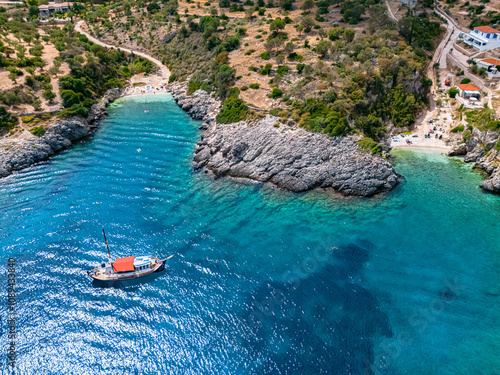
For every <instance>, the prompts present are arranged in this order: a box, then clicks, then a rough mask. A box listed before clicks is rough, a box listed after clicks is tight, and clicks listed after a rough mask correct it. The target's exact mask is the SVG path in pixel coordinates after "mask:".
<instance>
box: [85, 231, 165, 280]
mask: <svg viewBox="0 0 500 375" xmlns="http://www.w3.org/2000/svg"><path fill="white" fill-rule="evenodd" d="M102 233H103V234H104V241H105V242H106V248H107V250H108V256H109V263H103V264H101V266H100V267H96V268H94V269H93V270H91V271H87V274H88V275H89V276H90V277H91V278H92V279H93V280H94V281H100V282H115V281H121V280H131V279H136V278H139V277H143V276H147V275H150V274H152V273H154V272H160V271H163V270H164V269H165V262H166V261H167V259H170V258H172V256H173V255H171V256H169V257H168V258H166V259H158V258H154V257H151V256H149V255H147V256H129V257H125V258H118V259H116V260H115V261H114V262H113V261H111V253H110V252H109V247H108V241H107V240H106V233H104V229H103V230H102Z"/></svg>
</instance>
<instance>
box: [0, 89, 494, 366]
mask: <svg viewBox="0 0 500 375" xmlns="http://www.w3.org/2000/svg"><path fill="white" fill-rule="evenodd" d="M146 110H148V111H149V112H145V111H146ZM198 125H199V124H198V123H197V122H195V121H192V120H191V119H189V118H188V116H187V115H186V114H185V113H184V112H183V111H182V110H180V109H179V108H178V107H177V106H176V104H175V103H174V102H173V100H172V99H171V97H170V96H168V95H151V96H143V97H136V98H126V99H121V100H119V101H117V102H115V103H114V104H113V105H112V106H111V108H110V116H109V118H108V119H107V120H105V121H104V123H103V124H102V126H101V128H100V130H99V131H98V132H97V133H96V134H95V135H94V136H93V137H92V138H90V139H87V140H85V141H83V142H81V143H79V144H77V145H75V146H74V147H72V148H71V149H68V150H66V151H64V152H62V153H60V154H59V155H57V156H56V157H54V158H52V159H51V160H50V161H47V162H43V163H40V164H37V165H36V166H33V167H31V168H28V169H26V170H23V171H21V172H19V173H16V174H15V175H12V176H10V177H7V178H4V179H1V180H0V207H1V209H0V218H1V222H0V247H1V253H0V273H1V274H0V291H1V294H0V317H2V322H1V325H0V327H1V331H0V334H1V337H0V344H1V346H2V349H1V352H2V354H1V355H2V357H1V358H2V359H1V360H0V366H1V367H0V373H7V372H8V366H7V360H6V355H7V346H8V344H9V342H10V340H8V336H7V328H8V326H7V318H6V316H7V312H8V311H7V292H6V290H7V261H8V258H10V257H13V258H15V259H16V266H15V275H16V278H17V286H16V293H17V296H16V305H15V309H16V310H15V311H16V314H17V321H16V332H17V336H16V339H15V344H16V366H17V371H16V374H245V375H246V374H441V375H445V374H500V340H499V337H500V271H499V266H500V197H498V196H495V195H490V194H486V193H483V192H482V191H481V190H480V189H479V188H478V185H479V183H480V182H481V180H482V178H483V176H481V175H480V174H479V173H477V172H475V171H473V170H472V169H471V167H470V166H468V165H465V164H463V163H462V162H460V160H454V159H449V158H446V157H445V156H443V155H441V154H439V153H436V152H432V151H419V152H412V151H395V152H394V155H395V159H394V162H395V165H396V168H397V170H398V172H399V173H401V174H402V175H404V176H405V181H404V182H403V183H402V184H401V185H400V186H398V187H397V188H396V189H395V190H394V191H392V192H390V193H388V194H386V195H383V196H378V197H375V198H370V199H360V198H348V199H345V198H339V197H334V196H330V195H329V194H328V193H326V192H318V191H314V192H310V193H306V194H293V193H288V192H284V191H280V190H278V189H275V188H273V187H270V186H266V185H264V186H263V185H260V184H252V183H242V182H236V181H232V180H230V179H219V180H216V181H213V180H212V179H211V178H210V177H209V176H207V175H205V174H203V173H197V172H193V171H192V168H191V159H192V155H193V152H194V147H195V142H196V141H197V140H198V139H199V136H200V133H199V131H198ZM103 227H104V228H105V229H106V231H107V236H108V242H109V246H110V250H111V254H112V256H113V257H121V256H129V255H134V254H137V255H141V254H144V255H148V254H151V255H158V256H160V257H167V256H169V255H171V254H175V255H174V257H173V258H172V259H170V260H169V261H168V263H167V270H166V272H164V273H163V274H160V275H158V276H156V277H155V278H153V279H152V280H149V282H147V283H137V284H133V285H129V286H126V287H123V288H100V287H95V286H93V285H92V283H91V281H90V278H89V277H88V276H87V274H86V271H87V270H89V269H92V268H93V267H95V266H96V265H98V264H100V263H102V262H103V261H106V260H107V253H106V249H105V245H104V241H103V238H102V228H103Z"/></svg>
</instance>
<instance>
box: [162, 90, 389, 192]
mask: <svg viewBox="0 0 500 375" xmlns="http://www.w3.org/2000/svg"><path fill="white" fill-rule="evenodd" d="M172 93H173V95H174V98H175V100H176V101H177V103H178V104H179V106H180V107H181V108H182V109H184V110H185V111H187V112H188V114H189V115H190V116H191V117H193V118H195V119H198V120H202V125H201V127H200V128H201V129H203V130H205V132H204V133H203V134H202V136H201V140H200V141H199V142H198V143H197V144H196V151H195V156H194V161H193V166H194V169H195V170H200V169H203V170H205V171H210V172H212V173H213V174H214V176H215V177H216V178H218V177H223V176H230V177H237V178H247V179H251V180H254V181H258V182H269V183H272V184H274V185H275V186H277V187H279V188H283V189H286V190H289V191H292V192H303V191H307V190H312V189H315V188H332V189H334V190H335V191H337V192H340V193H342V194H344V195H355V196H372V195H374V194H377V193H381V192H385V191H389V190H391V189H393V188H394V187H395V186H396V185H397V184H398V181H399V176H398V174H397V173H396V172H395V171H394V168H393V166H392V165H391V164H390V163H389V162H388V161H387V160H385V159H383V158H382V157H381V156H378V155H373V154H370V153H365V152H361V149H360V147H359V146H358V145H357V142H358V141H359V140H360V139H361V137H360V136H349V137H329V136H328V135H325V134H318V133H312V132H308V131H306V130H304V129H301V128H292V127H289V126H287V125H284V124H279V121H278V120H279V119H278V118H277V117H273V116H269V115H268V116H266V117H264V118H262V119H257V120H254V121H242V122H238V123H233V124H218V123H217V122H216V121H215V117H216V115H217V113H218V109H219V106H220V103H219V102H218V101H216V100H215V99H213V97H211V96H210V95H209V94H207V93H206V92H204V91H202V90H198V91H196V92H195V93H193V95H186V89H185V86H184V85H177V86H175V87H173V88H172Z"/></svg>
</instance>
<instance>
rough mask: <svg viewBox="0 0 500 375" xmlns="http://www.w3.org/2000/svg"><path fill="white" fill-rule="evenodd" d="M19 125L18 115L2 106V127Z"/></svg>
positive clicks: (0, 116) (0, 114)
mask: <svg viewBox="0 0 500 375" xmlns="http://www.w3.org/2000/svg"><path fill="white" fill-rule="evenodd" d="M16 125H17V116H16V115H14V114H12V113H10V112H8V111H7V110H6V109H5V107H0V129H12V128H13V127H14V126H16Z"/></svg>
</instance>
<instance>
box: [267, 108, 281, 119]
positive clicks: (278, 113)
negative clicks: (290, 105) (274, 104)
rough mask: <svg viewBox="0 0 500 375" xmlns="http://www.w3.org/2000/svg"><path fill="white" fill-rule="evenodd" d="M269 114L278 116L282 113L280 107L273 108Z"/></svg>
mask: <svg viewBox="0 0 500 375" xmlns="http://www.w3.org/2000/svg"><path fill="white" fill-rule="evenodd" d="M269 114H270V115H271V116H276V117H278V116H279V115H280V109H279V108H273V109H271V110H270V111H269Z"/></svg>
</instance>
